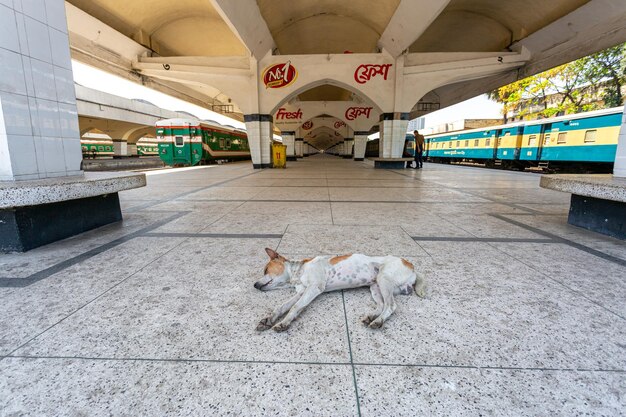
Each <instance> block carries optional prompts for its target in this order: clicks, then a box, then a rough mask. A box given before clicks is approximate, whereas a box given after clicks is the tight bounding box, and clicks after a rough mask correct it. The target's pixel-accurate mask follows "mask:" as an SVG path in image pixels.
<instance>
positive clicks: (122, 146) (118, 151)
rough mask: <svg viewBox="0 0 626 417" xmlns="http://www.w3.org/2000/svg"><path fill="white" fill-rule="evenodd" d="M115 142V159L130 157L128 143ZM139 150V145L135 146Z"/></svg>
mask: <svg viewBox="0 0 626 417" xmlns="http://www.w3.org/2000/svg"><path fill="white" fill-rule="evenodd" d="M112 140H113V157H114V158H116V157H121V156H128V143H127V142H126V141H125V140H124V139H112ZM135 149H137V145H135Z"/></svg>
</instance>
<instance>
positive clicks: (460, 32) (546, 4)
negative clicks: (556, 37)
mask: <svg viewBox="0 0 626 417" xmlns="http://www.w3.org/2000/svg"><path fill="white" fill-rule="evenodd" d="M588 1H589V0H550V1H546V0H452V1H451V2H450V3H449V4H448V6H447V7H446V8H445V9H444V11H443V12H442V13H441V14H440V15H439V16H438V17H437V19H435V21H434V22H433V23H432V24H431V25H430V26H429V27H428V29H427V30H426V31H425V32H424V33H423V34H422V36H420V37H419V38H418V39H417V40H416V41H415V42H414V43H413V44H412V45H411V46H410V48H409V51H410V52H490V51H494V52H495V51H501V50H504V49H506V48H507V47H508V46H509V45H511V43H513V42H515V41H518V40H520V39H523V38H525V37H526V36H528V35H530V34H532V33H533V32H535V31H537V30H539V29H541V28H542V27H544V26H546V25H548V24H550V23H552V22H553V21H555V20H557V19H558V18H560V17H562V16H564V15H566V14H568V13H570V12H572V11H574V10H575V9H577V8H579V7H580V6H582V5H583V4H585V3H587V2H588Z"/></svg>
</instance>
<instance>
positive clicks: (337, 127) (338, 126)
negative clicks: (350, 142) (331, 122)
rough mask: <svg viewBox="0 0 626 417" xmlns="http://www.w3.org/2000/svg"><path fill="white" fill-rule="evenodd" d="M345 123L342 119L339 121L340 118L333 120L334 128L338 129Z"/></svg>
mask: <svg viewBox="0 0 626 417" xmlns="http://www.w3.org/2000/svg"><path fill="white" fill-rule="evenodd" d="M345 125H346V124H345V123H344V122H343V121H341V120H337V121H336V122H335V129H339V128H340V127H344V126H345Z"/></svg>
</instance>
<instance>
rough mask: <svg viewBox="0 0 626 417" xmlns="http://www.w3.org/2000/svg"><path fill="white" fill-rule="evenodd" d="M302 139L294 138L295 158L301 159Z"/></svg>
mask: <svg viewBox="0 0 626 417" xmlns="http://www.w3.org/2000/svg"><path fill="white" fill-rule="evenodd" d="M303 145H304V138H296V157H298V158H302V148H303V147H304V146H303Z"/></svg>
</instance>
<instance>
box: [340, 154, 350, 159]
mask: <svg viewBox="0 0 626 417" xmlns="http://www.w3.org/2000/svg"><path fill="white" fill-rule="evenodd" d="M342 158H343V159H352V155H343V156H342Z"/></svg>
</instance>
